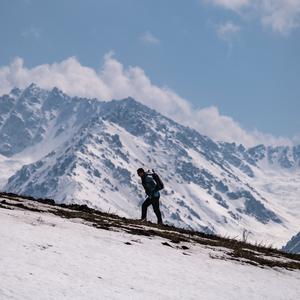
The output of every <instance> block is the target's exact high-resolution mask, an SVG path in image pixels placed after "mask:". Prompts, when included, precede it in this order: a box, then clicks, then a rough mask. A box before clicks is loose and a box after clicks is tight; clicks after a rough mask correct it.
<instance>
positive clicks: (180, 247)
mask: <svg viewBox="0 0 300 300" xmlns="http://www.w3.org/2000/svg"><path fill="white" fill-rule="evenodd" d="M13 199H14V198H13ZM0 203H1V205H0V244H1V247H0V258H1V268H0V299H3V300H5V299H12V300H32V299H43V300H48V299H72V300H76V299H86V300H88V299H145V300H146V299H151V300H152V299H158V300H159V299H163V300H167V299H170V300H175V299H180V300H182V299H206V300H210V299H211V300H221V299H222V300H235V299H236V300H240V299H243V300H248V299H249V300H250V299H251V300H252V299H257V300H260V299H261V300H262V299H263V300H268V299H270V300H296V299H298V296H299V294H300V285H299V280H300V272H299V261H295V263H298V269H294V270H293V271H291V270H287V269H285V268H281V267H274V268H272V267H268V266H261V265H259V266H256V265H255V264H254V263H253V262H252V263H251V264H250V263H249V261H248V262H247V259H240V258H238V257H235V258H234V260H232V259H230V257H229V255H228V254H229V253H230V251H229V249H227V248H225V247H220V246H218V245H216V246H208V244H206V242H208V241H209V240H207V239H205V238H203V241H199V242H198V243H196V242H189V241H181V242H179V241H177V242H176V243H175V241H173V242H171V241H170V240H169V239H166V238H163V237H159V236H155V235H152V236H151V237H149V236H147V234H146V233H147V227H145V228H144V229H143V226H142V225H141V224H140V225H138V224H134V223H132V224H130V223H128V224H127V225H126V227H122V224H121V223H120V224H119V226H118V227H114V228H112V229H111V230H107V229H106V230H104V229H101V228H96V227H95V226H92V225H94V224H93V223H92V222H88V221H86V220H83V219H80V218H76V219H74V218H72V216H70V217H71V219H69V218H61V217H59V216H58V215H57V214H58V211H56V212H55V210H61V213H63V212H64V213H65V214H68V213H69V214H71V213H72V212H74V211H72V210H71V209H67V208H66V209H63V208H57V207H52V206H48V205H42V204H38V203H33V202H32V201H28V200H25V199H20V201H17V199H16V198H15V199H14V200H8V199H7V198H6V197H5V198H3V197H0ZM26 207H27V209H24V208H26ZM39 210H41V211H39ZM77 213H78V212H77ZM86 217H87V218H88V216H87V215H86ZM100 217H101V216H100V215H99V216H98V215H95V218H94V220H96V219H97V218H100ZM107 219H109V216H107ZM123 221H124V222H125V220H123ZM128 221H129V220H128ZM132 222H133V220H132ZM124 224H125V223H124ZM124 224H123V226H125V225H124ZM144 226H146V225H144ZM147 226H149V228H148V229H149V232H150V231H151V232H153V230H156V231H157V230H159V231H158V232H161V233H163V232H164V228H163V227H160V228H159V229H158V228H156V227H155V226H153V228H151V225H147ZM130 228H131V229H135V230H136V233H134V232H130ZM166 232H168V229H166ZM245 253H250V252H249V250H248V252H245ZM253 253H254V254H255V255H257V256H260V255H262V253H260V252H253ZM265 256H266V255H265ZM265 259H271V260H274V261H278V262H279V263H284V262H286V263H288V262H289V261H290V262H292V261H294V260H293V259H289V258H285V257H284V256H283V255H282V256H281V257H279V256H278V257H275V256H272V257H268V256H267V257H265ZM298 259H299V258H298Z"/></svg>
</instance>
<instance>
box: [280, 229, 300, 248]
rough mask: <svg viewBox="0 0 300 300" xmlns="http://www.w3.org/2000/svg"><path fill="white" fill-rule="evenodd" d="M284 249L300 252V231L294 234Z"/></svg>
mask: <svg viewBox="0 0 300 300" xmlns="http://www.w3.org/2000/svg"><path fill="white" fill-rule="evenodd" d="M282 250H283V251H286V252H290V253H300V232H298V234H296V235H294V236H293V237H292V238H291V239H290V240H289V241H288V242H287V244H286V245H285V246H284V247H283V248H282Z"/></svg>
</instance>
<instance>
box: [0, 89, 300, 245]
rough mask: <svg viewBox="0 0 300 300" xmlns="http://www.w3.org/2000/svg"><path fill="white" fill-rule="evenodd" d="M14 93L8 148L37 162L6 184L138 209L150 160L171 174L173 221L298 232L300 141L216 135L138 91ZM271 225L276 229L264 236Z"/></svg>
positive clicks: (62, 198)
mask: <svg viewBox="0 0 300 300" xmlns="http://www.w3.org/2000/svg"><path fill="white" fill-rule="evenodd" d="M11 94H13V95H12V96H9V95H7V96H3V97H1V102H0V112H1V113H0V116H6V117H7V118H5V117H1V118H0V137H2V138H3V139H2V142H1V143H0V154H2V155H5V156H6V157H8V160H9V159H10V158H15V157H19V158H20V157H21V158H22V159H23V158H24V157H28V162H29V164H25V165H24V164H23V167H22V168H21V169H19V170H16V171H15V172H13V174H11V175H12V176H10V177H9V178H7V184H6V185H5V186H4V190H6V191H9V192H16V193H23V194H28V195H32V196H35V197H41V196H42V197H49V198H54V199H56V200H57V201H59V202H67V203H72V202H77V203H81V204H83V203H85V204H88V205H89V206H91V207H97V208H101V209H103V210H104V211H108V210H114V211H116V212H117V213H119V214H121V215H124V216H131V217H132V216H133V215H135V216H136V213H137V206H138V205H139V204H140V203H141V202H142V201H143V196H142V195H143V191H142V190H141V187H140V185H139V183H138V178H136V175H135V171H136V169H137V167H139V166H143V167H148V166H151V167H155V168H156V169H157V170H158V171H159V172H160V173H161V174H162V177H163V178H164V180H165V181H166V186H167V189H166V190H165V191H164V192H163V194H162V199H163V200H162V209H163V211H164V214H165V219H166V220H168V221H169V222H171V223H175V224H176V225H181V226H183V225H185V226H187V227H188V228H196V229H201V230H204V231H205V230H206V231H207V232H215V233H221V234H228V232H229V233H233V234H236V233H238V234H242V232H244V231H245V230H247V231H249V232H250V233H251V234H253V237H252V238H256V239H260V238H263V237H264V238H266V237H267V239H269V238H270V237H272V238H271V240H272V239H273V238H274V239H276V234H275V232H276V231H277V232H278V231H280V232H282V233H281V238H280V241H281V243H283V241H286V240H287V239H288V238H289V237H290V235H292V232H294V231H295V227H296V221H295V220H296V219H297V217H298V215H297V214H295V212H294V209H295V207H297V202H296V196H297V192H298V190H299V189H298V188H297V182H298V180H299V178H300V176H299V169H300V168H299V166H300V151H299V150H300V146H295V147H293V148H289V147H270V146H269V147H267V146H264V145H258V146H256V147H252V148H248V149H247V148H245V147H244V146H242V145H236V144H235V143H226V142H215V141H213V140H212V139H210V138H209V137H207V136H203V135H201V134H200V133H198V132H197V131H195V130H194V129H191V128H187V127H185V126H182V125H180V124H178V123H176V122H175V121H173V120H171V119H169V118H166V117H164V116H163V115H161V114H159V113H157V112H156V111H155V110H153V109H150V108H148V107H147V106H145V105H143V104H141V103H139V102H137V101H136V100H134V99H133V98H130V97H129V98H127V99H124V100H113V101H110V102H104V101H99V100H97V99H85V98H78V97H73V98H72V97H69V96H67V95H65V94H64V93H63V92H61V91H60V90H59V89H56V88H54V89H52V91H45V90H42V89H40V88H39V87H37V86H36V85H31V86H30V87H28V88H27V89H25V90H24V91H21V90H19V91H12V92H11ZM3 100H4V101H3ZM3 103H4V104H5V105H3ZM9 104H10V105H9ZM14 104H16V105H15V106H13V105H14ZM7 107H10V108H11V111H10V113H9V112H7ZM5 109H6V110H5ZM5 111H6V115H5V114H3V113H2V112H5ZM16 119H17V120H19V124H20V125H19V126H17V128H16V127H15V126H13V125H12V124H13V123H14V120H16ZM12 126H13V127H14V134H13V135H10V134H9V133H11V127H12ZM33 153H37V154H36V155H33ZM25 154H26V155H25ZM33 156H34V157H33ZM286 174H287V175H286ZM295 174H296V175H297V176H296V181H295V182H293V178H292V175H295ZM271 176H273V177H272V178H274V179H275V181H274V182H275V183H277V182H278V184H281V185H283V183H284V181H282V179H283V180H286V178H287V180H288V185H290V188H289V189H287V188H286V195H287V196H288V199H290V200H289V202H290V204H289V205H288V207H284V206H285V205H284V204H283V201H282V200H281V199H282V195H281V193H282V190H281V189H280V188H277V186H276V184H273V183H272V180H271V181H270V180H269V178H268V177H271ZM277 177H278V178H277ZM282 182H283V183H282ZM299 182H300V181H299ZM270 199H272V201H270ZM274 199H275V200H276V201H275V200H274ZM293 214H294V215H293ZM276 224H277V225H276ZM263 225H265V226H266V228H269V229H270V230H271V231H272V232H274V233H272V234H269V233H267V234H261V232H260V231H261V228H263V227H264V226H263ZM236 226H238V228H239V229H238V230H236V229H235V227H236ZM261 226H263V227H261ZM284 227H288V228H289V229H288V230H286V229H284ZM269 229H268V230H269ZM284 232H285V233H284ZM251 234H250V235H251ZM268 236H269V237H268Z"/></svg>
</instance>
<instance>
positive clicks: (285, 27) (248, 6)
mask: <svg viewBox="0 0 300 300" xmlns="http://www.w3.org/2000/svg"><path fill="white" fill-rule="evenodd" d="M203 1H205V2H210V3H212V4H213V5H217V6H220V7H223V8H225V9H229V10H232V11H235V12H237V13H239V14H240V13H251V14H254V15H256V16H257V17H258V18H259V19H260V21H261V23H262V24H263V25H264V26H267V27H270V28H271V29H272V30H273V31H274V32H276V33H279V34H283V35H285V34H288V33H289V32H291V31H292V30H293V29H294V28H297V27H299V26H300V0H203Z"/></svg>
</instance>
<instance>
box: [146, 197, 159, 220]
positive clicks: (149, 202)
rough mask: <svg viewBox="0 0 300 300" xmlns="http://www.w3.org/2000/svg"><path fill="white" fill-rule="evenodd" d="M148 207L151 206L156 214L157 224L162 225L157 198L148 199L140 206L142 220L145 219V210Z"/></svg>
mask: <svg viewBox="0 0 300 300" xmlns="http://www.w3.org/2000/svg"><path fill="white" fill-rule="evenodd" d="M150 205H152V207H153V210H154V212H155V214H156V217H157V223H158V224H161V223H162V218H161V212H160V209H159V197H153V198H150V197H148V198H147V199H146V200H145V201H144V203H143V204H142V219H146V217H147V208H148V206H150Z"/></svg>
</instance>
